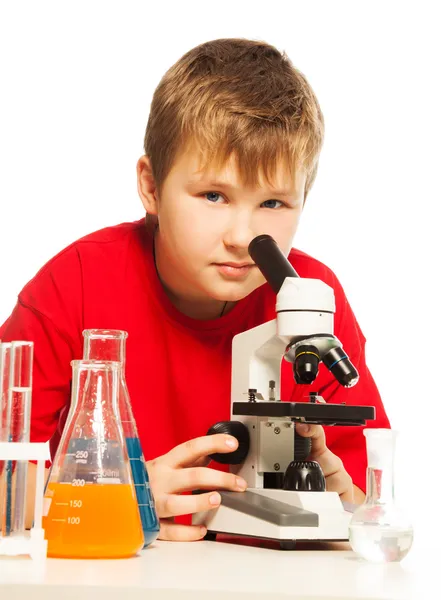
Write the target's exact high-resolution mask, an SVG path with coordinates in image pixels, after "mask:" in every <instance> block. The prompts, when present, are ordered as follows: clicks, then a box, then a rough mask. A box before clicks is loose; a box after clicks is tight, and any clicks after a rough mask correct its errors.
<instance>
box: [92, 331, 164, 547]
mask: <svg viewBox="0 0 441 600" xmlns="http://www.w3.org/2000/svg"><path fill="white" fill-rule="evenodd" d="M83 337H84V354H83V358H84V359H89V360H90V359H92V360H113V361H117V362H120V363H121V379H120V394H119V409H120V415H121V423H122V428H123V432H124V436H125V438H126V444H127V451H128V454H129V460H130V467H131V469H132V476H133V480H134V483H135V489H136V497H137V500H138V507H139V512H140V515H141V522H142V528H143V531H144V547H147V546H149V545H150V544H151V543H152V542H153V541H155V539H156V538H157V537H158V534H159V520H158V517H157V514H156V509H155V505H154V499H153V494H152V491H151V489H150V483H149V476H148V472H147V468H146V464H145V459H144V455H143V452H142V448H141V443H140V440H139V436H138V431H137V427H136V422H135V419H134V416H133V411H132V404H131V400H130V394H129V390H128V387H127V383H126V377H125V366H126V340H127V337H128V333H127V332H126V331H122V330H117V329H86V330H84V331H83Z"/></svg>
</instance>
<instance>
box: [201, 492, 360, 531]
mask: <svg viewBox="0 0 441 600" xmlns="http://www.w3.org/2000/svg"><path fill="white" fill-rule="evenodd" d="M220 494H221V496H222V502H221V505H220V506H219V507H218V508H215V509H212V510H209V511H205V512H200V513H196V514H195V515H194V516H193V524H195V525H205V526H206V527H207V530H208V531H209V532H212V533H228V534H236V535H241V536H247V537H256V538H266V539H272V540H281V541H282V540H283V541H284V542H287V541H291V540H292V541H294V540H347V539H348V533H349V522H350V520H351V517H352V513H351V512H348V511H346V510H345V509H344V507H343V504H342V503H341V500H340V498H339V496H338V494H337V493H336V492H290V491H286V490H276V489H257V488H256V489H248V490H247V491H246V492H220Z"/></svg>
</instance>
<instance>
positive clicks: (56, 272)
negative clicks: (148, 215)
mask: <svg viewBox="0 0 441 600" xmlns="http://www.w3.org/2000/svg"><path fill="white" fill-rule="evenodd" d="M144 223H145V221H144V219H141V220H139V221H134V222H130V223H121V224H119V225H114V226H110V227H104V228H102V229H99V230H97V231H94V232H92V233H89V234H87V235H84V236H82V237H80V238H79V239H77V240H76V241H74V242H72V243H71V244H69V245H68V246H66V247H65V248H64V249H63V250H61V251H60V252H58V253H57V254H56V255H55V256H53V257H52V258H51V259H49V260H48V261H47V262H46V263H45V264H44V265H43V266H42V267H41V268H40V269H39V271H38V272H37V273H36V275H35V276H34V277H33V278H32V279H31V280H30V281H29V282H28V283H27V284H26V285H25V287H24V288H23V290H22V292H21V294H20V297H22V298H23V297H24V296H26V295H33V292H34V291H36V290H37V289H39V288H40V287H41V286H43V287H46V286H48V285H49V283H52V284H55V283H58V284H60V283H63V285H64V286H67V287H69V285H71V286H73V285H76V284H77V282H78V280H79V279H80V278H81V270H82V265H83V263H84V261H85V260H86V261H87V262H88V263H90V264H93V265H94V268H95V271H96V269H97V268H98V267H99V265H100V261H102V260H105V261H107V262H112V261H113V260H114V258H115V257H118V256H121V255H122V254H123V253H124V251H123V249H124V247H130V246H131V245H132V244H131V242H132V241H133V239H134V238H138V237H139V234H140V231H141V230H143V228H144ZM83 266H84V265H83Z"/></svg>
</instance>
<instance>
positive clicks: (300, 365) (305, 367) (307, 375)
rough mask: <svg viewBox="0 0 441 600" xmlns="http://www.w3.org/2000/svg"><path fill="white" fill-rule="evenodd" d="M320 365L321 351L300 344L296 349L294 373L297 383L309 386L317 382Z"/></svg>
mask: <svg viewBox="0 0 441 600" xmlns="http://www.w3.org/2000/svg"><path fill="white" fill-rule="evenodd" d="M319 364H320V355H319V351H318V350H317V348H316V347H315V346H311V345H309V344H304V345H303V344H299V345H298V346H297V347H296V350H295V355H294V361H293V365H292V368H293V372H294V379H295V381H296V383H300V384H304V385H309V384H310V383H313V381H315V379H316V377H317V374H318V370H319Z"/></svg>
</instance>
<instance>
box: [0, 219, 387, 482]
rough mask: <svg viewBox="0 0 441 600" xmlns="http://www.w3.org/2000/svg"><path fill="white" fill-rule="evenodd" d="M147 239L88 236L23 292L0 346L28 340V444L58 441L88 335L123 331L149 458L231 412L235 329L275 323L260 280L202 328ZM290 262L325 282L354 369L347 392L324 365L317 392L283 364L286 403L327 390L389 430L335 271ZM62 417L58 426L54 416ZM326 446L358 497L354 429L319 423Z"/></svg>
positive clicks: (0, 332) (360, 447)
mask: <svg viewBox="0 0 441 600" xmlns="http://www.w3.org/2000/svg"><path fill="white" fill-rule="evenodd" d="M152 250H153V238H152V235H151V233H150V232H149V231H148V230H147V228H146V227H145V221H144V219H143V220H141V221H137V222H135V223H123V224H121V225H117V226H115V227H109V228H106V229H103V230H100V231H98V232H95V233H92V234H91V235H88V236H86V237H84V238H82V239H80V240H78V241H77V242H75V243H73V244H71V245H70V246H69V247H67V248H66V249H64V250H63V251H62V252H60V253H59V254H58V255H57V256H55V257H54V258H53V259H52V260H50V261H49V262H48V263H47V264H46V265H45V266H44V267H43V268H42V269H41V270H40V271H39V272H38V274H37V275H36V276H35V277H34V278H33V279H32V280H31V281H30V282H29V283H28V284H27V285H26V286H25V287H24V289H23V290H22V291H21V293H20V294H19V297H18V302H17V305H16V307H15V308H14V311H13V312H12V314H11V316H10V317H9V319H8V320H7V321H6V323H4V325H3V326H2V327H1V328H0V339H1V340H2V341H11V340H30V341H33V342H34V344H35V348H34V357H35V358H34V371H33V396H32V416H31V441H47V440H49V439H51V438H52V440H51V447H52V450H54V448H55V447H56V445H57V444H58V441H59V431H60V429H61V427H59V426H58V427H57V425H59V420H60V417H61V419H62V418H63V415H64V417H65V415H66V412H67V411H66V407H67V406H68V404H69V401H70V381H71V366H70V361H71V360H73V359H79V358H82V352H83V336H82V332H83V330H84V329H122V330H125V331H127V332H128V334H129V337H128V339H127V362H126V380H127V385H128V389H129V393H130V397H131V401H132V408H133V413H134V416H135V420H136V423H137V427H138V433H139V437H140V441H141V445H142V448H143V451H144V455H145V457H146V459H151V458H153V457H156V456H159V455H161V454H164V453H166V452H167V451H169V450H170V449H171V448H172V447H174V446H176V445H177V444H179V443H181V442H184V441H186V440H188V439H191V438H194V437H198V436H201V435H205V434H206V432H207V430H208V429H209V428H210V427H211V425H214V424H215V423H216V422H218V421H222V420H228V419H229V417H230V384H231V343H232V339H233V336H234V335H236V334H237V333H240V332H242V331H245V330H246V329H250V328H251V327H255V326H257V325H260V324H261V323H264V322H265V321H269V320H271V319H273V318H275V300H276V297H275V294H274V292H273V291H272V290H271V288H270V287H269V285H268V284H265V285H263V286H261V287H260V288H258V289H256V290H255V291H254V292H252V293H251V294H250V295H249V296H247V297H246V298H244V299H243V300H240V301H239V302H237V304H236V305H235V306H234V307H233V309H232V310H231V311H230V312H229V313H227V314H226V315H224V316H223V317H221V318H218V319H214V320H208V321H201V320H196V319H192V318H190V317H187V316H185V315H183V314H181V313H180V312H179V311H178V310H177V309H176V308H175V307H174V306H173V304H172V303H171V301H170V300H169V298H168V297H167V295H166V294H165V292H164V289H163V287H162V285H161V283H160V281H159V279H158V276H157V273H156V269H155V264H154V259H153V252H152ZM289 260H290V261H291V263H292V264H293V266H294V268H295V269H296V271H297V272H298V273H299V275H300V276H301V277H309V278H316V279H321V280H322V281H324V282H325V283H327V284H328V285H330V286H331V287H332V288H333V289H334V292H335V299H336V315H335V324H334V334H335V335H336V336H337V338H338V339H339V340H340V341H341V342H342V344H343V347H344V349H345V351H346V352H347V354H348V355H349V357H350V359H351V360H352V362H353V364H354V365H355V366H356V368H357V369H358V371H359V374H360V380H359V383H358V384H357V385H356V386H355V387H353V388H351V389H345V388H343V387H341V386H339V385H338V384H337V383H336V382H335V380H334V378H333V376H332V375H331V374H330V373H329V371H328V370H327V369H326V367H324V365H321V370H320V374H319V376H318V378H317V380H316V382H315V384H314V387H313V388H311V387H309V386H303V385H296V384H295V382H294V380H293V375H292V369H291V365H290V364H288V363H287V362H286V361H282V382H281V397H282V400H291V401H301V400H305V398H306V397H307V396H308V393H309V391H311V390H312V389H313V390H314V391H316V390H318V389H320V388H323V387H324V386H326V385H327V384H328V383H329V384H330V385H329V387H327V389H326V391H325V392H323V396H324V398H325V399H327V398H328V397H329V395H330V392H331V391H332V392H333V394H332V402H336V403H339V402H346V403H347V404H368V405H373V406H375V408H376V420H375V421H374V422H370V423H368V425H369V426H371V427H372V426H374V427H389V426H390V425H389V422H388V419H387V416H386V414H385V411H384V408H383V405H382V402H381V399H380V396H379V393H378V390H377V387H376V385H375V383H374V381H373V379H372V376H371V374H370V372H369V370H368V368H367V366H366V363H365V352H364V346H365V338H364V336H363V334H362V332H361V330H360V328H359V326H358V323H357V321H356V319H355V317H354V314H353V312H352V310H351V308H350V306H349V304H348V301H347V299H346V297H345V294H344V292H343V289H342V287H341V285H340V284H339V282H338V281H337V279H336V277H335V275H334V274H333V273H332V271H331V270H330V269H329V268H327V267H326V266H325V265H323V264H322V263H320V262H319V261H317V260H315V259H313V258H312V257H310V256H308V255H307V254H305V253H303V252H300V251H298V250H292V251H291V253H290V255H289ZM61 422H62V420H61ZM325 431H326V438H327V445H328V447H329V448H330V450H331V451H332V452H334V453H335V454H337V455H338V456H340V458H341V459H342V460H343V463H344V465H345V468H346V470H347V471H348V473H349V474H350V475H351V477H352V479H353V482H354V484H355V485H357V486H358V487H359V488H361V489H362V490H365V477H366V475H365V473H366V445H365V440H364V436H363V431H362V427H338V426H336V427H325Z"/></svg>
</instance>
